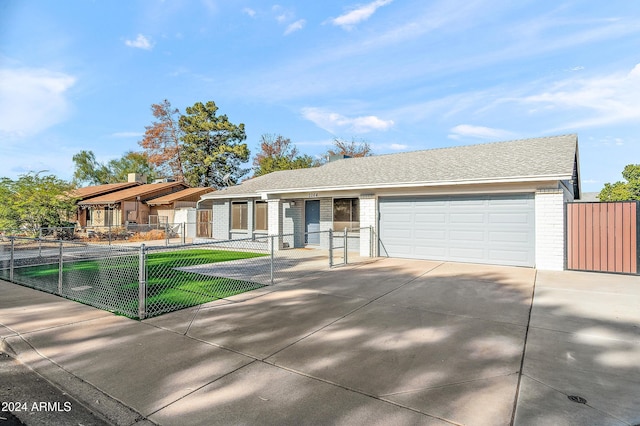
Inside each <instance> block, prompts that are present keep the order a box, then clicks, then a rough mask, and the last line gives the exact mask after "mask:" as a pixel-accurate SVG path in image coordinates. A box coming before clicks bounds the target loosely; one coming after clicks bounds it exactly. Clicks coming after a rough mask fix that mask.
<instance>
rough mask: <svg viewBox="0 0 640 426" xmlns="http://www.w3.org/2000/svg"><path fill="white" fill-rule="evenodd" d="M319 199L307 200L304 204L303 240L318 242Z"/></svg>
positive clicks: (312, 242) (306, 242) (308, 242)
mask: <svg viewBox="0 0 640 426" xmlns="http://www.w3.org/2000/svg"><path fill="white" fill-rule="evenodd" d="M319 231H320V200H307V201H306V202H305V205H304V232H305V236H304V242H305V244H320V233H319Z"/></svg>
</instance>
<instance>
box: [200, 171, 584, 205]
mask: <svg viewBox="0 0 640 426" xmlns="http://www.w3.org/2000/svg"><path fill="white" fill-rule="evenodd" d="M571 178H572V175H571V174H553V175H538V176H515V177H511V178H497V179H496V178H487V179H461V180H456V181H453V180H447V181H421V182H399V183H398V182H396V183H387V184H379V183H378V184H368V185H332V186H315V187H307V188H289V189H274V190H264V191H257V192H247V193H236V194H227V195H225V194H221V193H215V194H211V195H209V194H206V195H207V196H202V197H201V200H205V199H209V200H220V199H236V198H266V197H267V196H269V195H274V194H294V193H300V192H329V191H354V190H363V189H366V190H369V189H394V188H398V189H400V188H416V187H437V186H453V185H482V184H503V183H507V184H509V183H522V182H553V181H562V180H570V179H571Z"/></svg>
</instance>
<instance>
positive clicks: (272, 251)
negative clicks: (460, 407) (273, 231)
mask: <svg viewBox="0 0 640 426" xmlns="http://www.w3.org/2000/svg"><path fill="white" fill-rule="evenodd" d="M273 239H274V236H273V235H271V285H273V261H274V253H275V250H274V247H273V245H274V241H273Z"/></svg>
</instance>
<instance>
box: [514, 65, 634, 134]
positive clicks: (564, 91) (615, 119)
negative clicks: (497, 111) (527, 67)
mask: <svg viewBox="0 0 640 426" xmlns="http://www.w3.org/2000/svg"><path fill="white" fill-rule="evenodd" d="M507 100H508V101H516V102H520V103H522V104H524V105H526V106H528V107H530V108H532V110H533V111H536V112H537V111H538V110H544V111H550V112H553V113H556V114H557V113H558V112H560V111H562V112H564V111H571V112H572V113H573V115H582V116H583V118H579V119H576V120H574V121H572V122H567V123H565V124H564V125H563V126H562V127H560V128H559V129H555V130H565V129H575V128H580V127H591V126H603V125H609V124H614V123H623V122H638V120H640V64H638V65H636V66H635V67H634V68H633V69H632V70H631V71H630V72H628V73H615V74H610V75H606V76H598V77H592V78H581V79H574V78H572V79H567V80H563V81H559V82H557V83H555V84H553V85H552V87H551V88H550V89H549V90H545V91H543V92H540V93H536V94H532V95H529V96H524V97H522V98H519V99H507Z"/></svg>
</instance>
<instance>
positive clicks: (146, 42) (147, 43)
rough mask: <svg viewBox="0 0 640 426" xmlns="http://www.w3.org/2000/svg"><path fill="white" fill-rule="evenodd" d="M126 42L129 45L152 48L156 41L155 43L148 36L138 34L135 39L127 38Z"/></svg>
mask: <svg viewBox="0 0 640 426" xmlns="http://www.w3.org/2000/svg"><path fill="white" fill-rule="evenodd" d="M124 44H126V45H127V46H129V47H135V48H136V49H144V50H151V49H153V46H154V44H155V43H153V42H152V41H151V40H150V39H149V38H148V37H145V36H144V35H142V34H138V37H136V39H135V40H125V41H124Z"/></svg>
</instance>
